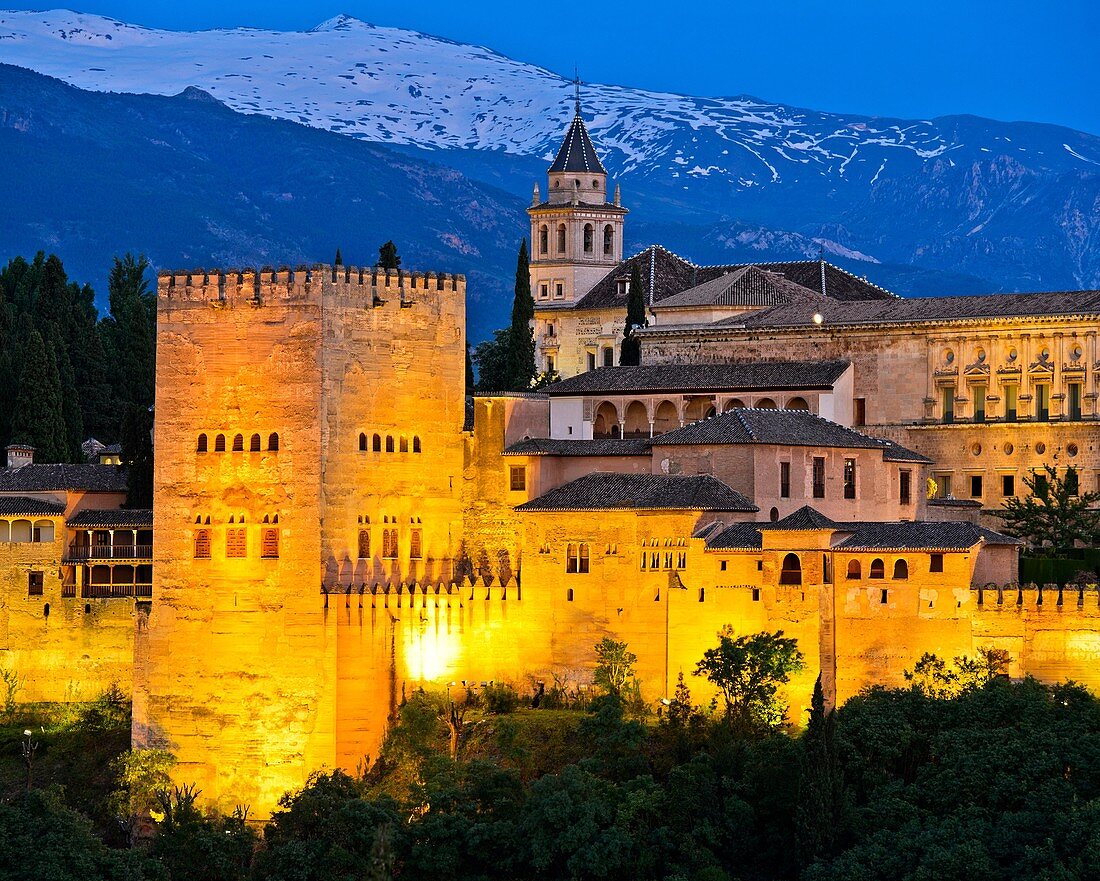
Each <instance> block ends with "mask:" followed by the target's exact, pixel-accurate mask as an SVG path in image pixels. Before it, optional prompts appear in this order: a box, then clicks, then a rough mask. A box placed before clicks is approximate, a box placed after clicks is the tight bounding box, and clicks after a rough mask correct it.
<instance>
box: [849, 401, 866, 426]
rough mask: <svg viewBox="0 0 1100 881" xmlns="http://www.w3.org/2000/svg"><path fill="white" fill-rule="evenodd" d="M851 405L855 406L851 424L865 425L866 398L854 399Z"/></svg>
mask: <svg viewBox="0 0 1100 881" xmlns="http://www.w3.org/2000/svg"><path fill="white" fill-rule="evenodd" d="M853 403H854V404H855V413H854V414H853V418H852V422H853V424H855V425H866V424H867V399H866V398H856V399H855V401H853Z"/></svg>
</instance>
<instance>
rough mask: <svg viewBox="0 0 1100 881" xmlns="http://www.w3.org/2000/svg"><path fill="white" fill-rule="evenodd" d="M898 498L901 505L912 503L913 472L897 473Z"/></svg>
mask: <svg viewBox="0 0 1100 881" xmlns="http://www.w3.org/2000/svg"><path fill="white" fill-rule="evenodd" d="M898 498H899V499H900V501H901V503H902V504H903V505H911V504H912V503H913V472H911V471H901V472H899V473H898Z"/></svg>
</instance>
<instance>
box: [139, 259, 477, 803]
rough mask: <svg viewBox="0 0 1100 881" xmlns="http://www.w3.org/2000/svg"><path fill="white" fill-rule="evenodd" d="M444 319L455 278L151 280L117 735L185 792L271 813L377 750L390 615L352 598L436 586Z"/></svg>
mask: <svg viewBox="0 0 1100 881" xmlns="http://www.w3.org/2000/svg"><path fill="white" fill-rule="evenodd" d="M464 327H465V280H464V279H463V278H462V277H461V276H448V275H434V274H431V273H429V274H426V275H421V274H407V273H401V274H397V273H387V272H385V271H383V270H358V269H352V268H348V267H344V266H338V267H331V266H325V267H315V268H313V269H305V270H298V271H294V272H290V271H287V270H281V271H278V272H271V271H263V272H261V273H259V274H256V273H254V272H253V271H251V270H247V271H245V272H243V273H242V272H226V273H219V274H214V273H209V274H206V273H196V274H193V275H186V274H178V275H174V276H173V275H169V274H162V275H161V276H160V279H159V284H158V346H157V420H156V436H155V445H156V472H155V473H156V477H155V489H154V496H155V499H154V528H155V530H156V534H157V540H156V547H155V551H154V555H155V564H156V565H155V575H154V582H155V583H154V588H153V590H154V595H155V596H156V598H157V599H156V602H155V603H154V604H153V605H152V608H151V610H150V611H149V613H148V615H147V617H146V618H144V619H143V620H141V621H140V622H139V626H138V634H137V640H136V645H135V671H134V742H135V746H138V747H142V746H163V747H165V748H167V749H170V750H171V751H172V752H173V753H174V754H175V755H176V757H177V759H178V765H177V776H178V779H179V780H181V781H186V782H190V783H194V784H196V785H197V786H198V787H199V789H201V790H202V791H203V793H204V796H203V797H204V799H207V800H211V801H214V802H215V803H218V804H219V806H220V807H222V808H224V809H228V810H231V809H232V807H233V803H230V802H229V801H226V800H235V801H236V802H239V803H249V804H251V805H253V806H257V807H259V806H263V807H270V806H272V805H274V804H275V802H276V801H277V799H278V798H279V796H280V795H281V794H282V793H283V792H284V791H286V790H287V789H289V788H293V787H295V786H300V785H301V783H302V781H303V780H304V779H305V776H306V775H307V774H308V773H309V772H310V771H312V770H315V769H317V768H320V767H322V766H327V767H334V766H337V765H340V766H342V767H348V768H354V767H355V764H356V760H357V759H361V758H362V757H363V756H364V755H366V754H373V755H377V747H378V744H379V742H380V739H381V736H382V730H383V727H384V725H385V723H386V718H387V708H388V707H392V706H393V703H394V701H395V699H396V697H395V695H394V694H393V690H394V678H393V676H392V674H391V671H392V665H391V664H390V663H389V662H390V658H391V655H392V641H393V626H392V625H393V620H394V619H393V617H392V616H391V615H390V613H389V611H388V609H386V608H384V607H383V608H380V609H375V608H374V607H373V604H372V603H371V602H370V597H369V596H368V597H367V600H368V601H367V604H366V608H365V609H364V604H363V600H362V596H363V593H364V591H366V592H367V593H368V594H369V593H370V592H371V590H373V587H371V586H374V585H378V584H383V585H394V586H395V587H396V586H397V585H401V584H404V583H412V582H414V581H422V582H427V581H435V582H436V583H438V582H440V581H443V582H449V581H450V579H451V577H452V572H451V566H452V563H451V561H452V559H453V554H454V549H455V548H456V546H457V544H458V541H459V539H460V536H459V535H458V534H456V533H457V530H458V528H459V527H460V525H461V510H462V504H461V491H462V485H461V478H462V469H463V441H462V424H463V420H464V414H465V407H464V375H463V363H464V358H463V354H464V349H465V339H464V336H465V334H464ZM387 640H388V642H387Z"/></svg>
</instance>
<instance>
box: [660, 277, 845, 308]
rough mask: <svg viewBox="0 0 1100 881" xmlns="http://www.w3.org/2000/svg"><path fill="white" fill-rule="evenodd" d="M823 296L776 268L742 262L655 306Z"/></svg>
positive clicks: (769, 302)
mask: <svg viewBox="0 0 1100 881" xmlns="http://www.w3.org/2000/svg"><path fill="white" fill-rule="evenodd" d="M821 299H823V297H822V295H821V294H819V293H817V292H816V291H811V290H808V289H806V288H804V287H802V285H799V284H796V283H794V282H792V281H790V280H789V279H788V278H786V277H785V276H783V275H780V274H779V273H778V272H768V271H766V270H764V269H761V268H759V267H757V266H741V267H739V268H737V269H734V270H733V271H732V272H727V273H724V274H723V275H720V276H718V277H717V278H714V279H711V280H710V281H705V282H703V283H702V284H700V285H696V286H695V287H692V288H688V289H687V290H684V291H680V292H679V293H678V294H673V295H672V296H670V297H665V298H664V299H663V300H661V301H660V302H657V303H654V304H653V308H654V310H655V311H656V310H660V309H673V308H679V309H682V308H684V307H688V306H743V307H745V308H752V307H757V308H759V307H762V306H776V305H778V304H780V303H788V302H792V301H794V302H799V303H801V302H808V301H809V302H813V301H816V300H821Z"/></svg>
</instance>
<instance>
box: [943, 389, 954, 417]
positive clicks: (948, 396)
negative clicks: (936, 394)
mask: <svg viewBox="0 0 1100 881" xmlns="http://www.w3.org/2000/svg"><path fill="white" fill-rule="evenodd" d="M940 409H941V413H942V417H943V423H944V425H950V424H951V423H952V422H954V421H955V386H953V385H945V386H944V387H943V388H941V389H940Z"/></svg>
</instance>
